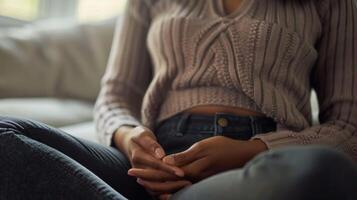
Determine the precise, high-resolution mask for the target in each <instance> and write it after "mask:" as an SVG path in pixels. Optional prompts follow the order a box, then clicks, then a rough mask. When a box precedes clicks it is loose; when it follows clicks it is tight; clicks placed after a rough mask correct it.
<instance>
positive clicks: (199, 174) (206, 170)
mask: <svg viewBox="0 0 357 200" xmlns="http://www.w3.org/2000/svg"><path fill="white" fill-rule="evenodd" d="M210 168H211V166H210V161H209V159H207V158H202V159H199V160H197V161H195V162H193V163H190V164H188V165H186V166H183V167H182V169H183V171H184V172H185V177H187V178H188V179H189V180H190V181H192V182H197V181H200V180H202V179H204V178H206V177H209V176H211V175H213V174H214V173H213V172H212V170H211V169H210Z"/></svg>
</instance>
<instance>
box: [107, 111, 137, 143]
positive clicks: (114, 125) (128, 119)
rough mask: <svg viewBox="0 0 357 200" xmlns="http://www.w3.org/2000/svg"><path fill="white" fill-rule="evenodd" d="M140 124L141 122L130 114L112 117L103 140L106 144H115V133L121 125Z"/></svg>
mask: <svg viewBox="0 0 357 200" xmlns="http://www.w3.org/2000/svg"><path fill="white" fill-rule="evenodd" d="M124 125H126V126H133V127H135V126H140V125H141V123H140V122H139V121H138V120H137V119H135V118H134V117H132V116H130V115H126V116H116V117H115V118H112V120H111V122H110V124H109V125H108V126H107V127H106V130H105V132H104V134H102V137H101V142H102V143H103V144H104V145H106V146H113V135H114V133H115V132H116V131H117V130H118V129H119V128H120V127H121V126H124Z"/></svg>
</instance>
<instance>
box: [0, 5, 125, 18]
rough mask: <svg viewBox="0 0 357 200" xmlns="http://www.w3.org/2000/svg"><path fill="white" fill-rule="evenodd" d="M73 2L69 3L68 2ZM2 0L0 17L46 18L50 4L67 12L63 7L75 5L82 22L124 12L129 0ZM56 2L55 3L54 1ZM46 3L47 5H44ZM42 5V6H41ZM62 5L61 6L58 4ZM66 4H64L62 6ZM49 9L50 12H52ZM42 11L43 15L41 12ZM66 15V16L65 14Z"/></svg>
mask: <svg viewBox="0 0 357 200" xmlns="http://www.w3.org/2000/svg"><path fill="white" fill-rule="evenodd" d="M69 1H70V2H73V3H70V4H69V3H68V2H69ZM69 1H68V0H67V1H63V0H57V1H53V0H0V17H1V16H6V17H11V18H15V19H21V20H26V21H32V20H36V19H38V18H39V17H41V18H46V16H42V15H43V13H46V12H43V10H40V9H46V8H48V5H51V4H52V5H53V6H52V8H51V9H52V10H53V7H54V8H55V9H56V8H58V9H62V10H55V11H56V12H57V13H58V12H59V13H61V12H62V11H63V12H62V13H66V12H65V11H64V10H63V9H66V8H68V6H72V8H68V9H73V6H75V12H76V13H75V14H74V15H75V16H68V17H72V18H73V19H74V20H78V21H80V22H88V21H98V20H104V19H107V18H111V17H114V16H116V15H119V14H121V13H122V12H123V10H124V8H125V3H126V1H127V0H69ZM52 2H54V3H55V4H54V3H52ZM44 3H46V6H43V5H44ZM41 5H42V6H41ZM58 5H60V6H58ZM61 5H64V6H61ZM52 10H51V11H48V12H50V13H51V12H52ZM41 11H42V15H41V16H40V13H41ZM63 15H65V14H63ZM63 17H66V16H63Z"/></svg>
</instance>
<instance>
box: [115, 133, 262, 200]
mask: <svg viewBox="0 0 357 200" xmlns="http://www.w3.org/2000/svg"><path fill="white" fill-rule="evenodd" d="M128 135H130V136H128V137H121V138H120V142H119V145H118V144H117V143H116V144H117V146H119V149H120V150H121V151H122V152H124V153H125V154H126V156H127V157H128V158H129V160H130V162H131V164H132V168H131V169H130V170H129V171H128V175H130V176H133V177H136V178H137V182H138V183H139V184H140V185H142V186H143V187H144V188H146V190H147V191H148V192H149V193H150V194H151V195H153V196H157V197H158V198H159V199H160V200H166V199H168V198H169V197H170V196H171V194H173V193H175V192H176V191H178V190H180V189H182V188H184V187H186V186H189V185H191V184H193V183H195V182H198V181H200V180H202V179H204V178H206V177H209V176H212V175H214V174H217V173H219V172H223V171H226V170H229V169H234V168H239V167H242V166H243V165H244V164H245V163H246V162H247V161H249V160H250V159H251V158H253V157H254V156H255V155H256V154H258V153H260V152H262V151H264V150H266V146H265V144H264V143H263V142H262V141H260V140H251V141H240V140H234V139H230V138H227V137H223V136H215V137H210V138H208V139H204V140H201V141H199V142H197V143H195V144H194V145H192V146H191V147H190V148H189V149H187V150H186V151H183V152H179V153H176V154H172V155H166V154H165V152H164V150H163V148H162V147H161V145H160V144H159V143H158V142H157V140H156V138H155V135H154V134H153V133H152V132H151V131H150V130H149V129H147V128H145V127H136V128H134V129H132V130H130V134H128Z"/></svg>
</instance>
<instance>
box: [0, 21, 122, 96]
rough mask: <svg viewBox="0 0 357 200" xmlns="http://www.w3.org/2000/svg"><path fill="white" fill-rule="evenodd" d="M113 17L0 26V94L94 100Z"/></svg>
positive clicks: (102, 69)
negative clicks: (83, 22)
mask: <svg viewBox="0 0 357 200" xmlns="http://www.w3.org/2000/svg"><path fill="white" fill-rule="evenodd" d="M115 21H116V20H115V19H112V20H108V21H105V22H100V23H98V22H97V23H93V24H83V25H76V24H69V25H68V24H60V23H57V22H52V23H50V22H42V23H38V24H33V25H28V26H25V27H22V28H12V29H0V60H1V63H0V70H1V73H0V98H11V97H38V96H41V97H61V98H74V99H82V100H88V101H94V100H95V98H96V96H97V94H98V91H99V88H100V79H101V77H102V75H103V73H104V70H105V67H106V62H107V58H108V55H109V51H110V46H111V41H112V37H113V30H114V27H115ZM54 25H55V26H54Z"/></svg>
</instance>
